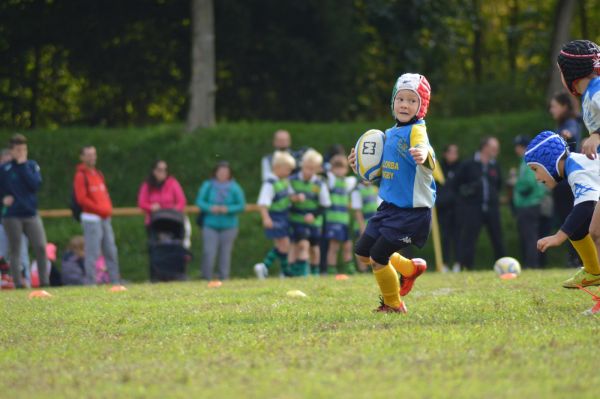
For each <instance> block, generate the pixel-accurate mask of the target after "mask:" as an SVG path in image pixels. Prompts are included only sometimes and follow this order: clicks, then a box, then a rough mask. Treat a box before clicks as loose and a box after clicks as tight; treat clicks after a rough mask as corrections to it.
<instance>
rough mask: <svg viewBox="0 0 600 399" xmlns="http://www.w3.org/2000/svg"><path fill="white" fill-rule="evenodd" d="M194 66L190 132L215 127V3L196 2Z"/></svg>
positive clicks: (193, 28)
mask: <svg viewBox="0 0 600 399" xmlns="http://www.w3.org/2000/svg"><path fill="white" fill-rule="evenodd" d="M191 55H192V67H191V79H190V87H189V94H190V108H189V111H188V115H187V126H186V127H187V131H188V132H192V131H194V130H196V129H197V128H199V127H200V128H203V127H211V126H214V124H215V91H216V85H215V33H214V11H213V0H192V51H191Z"/></svg>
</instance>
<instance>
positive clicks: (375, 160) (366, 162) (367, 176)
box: [354, 129, 385, 182]
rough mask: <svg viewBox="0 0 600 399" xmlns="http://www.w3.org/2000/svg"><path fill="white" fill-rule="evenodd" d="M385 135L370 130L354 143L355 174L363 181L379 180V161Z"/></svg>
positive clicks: (381, 155) (379, 131) (378, 131)
mask: <svg viewBox="0 0 600 399" xmlns="http://www.w3.org/2000/svg"><path fill="white" fill-rule="evenodd" d="M384 144H385V134H384V133H383V132H382V131H381V130H377V129H371V130H368V131H366V132H365V133H363V135H362V136H360V138H359V139H358V141H357V142H356V146H355V147H354V151H355V152H356V173H357V174H358V176H359V177H360V178H361V179H363V180H368V181H371V182H374V181H377V180H379V179H381V159H382V157H383V145H384Z"/></svg>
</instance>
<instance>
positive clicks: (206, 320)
mask: <svg viewBox="0 0 600 399" xmlns="http://www.w3.org/2000/svg"><path fill="white" fill-rule="evenodd" d="M571 272H572V271H571V270H551V271H544V272H529V271H527V272H525V273H524V274H523V275H522V276H521V277H519V278H518V279H516V280H512V281H501V280H499V279H498V278H496V276H495V275H494V274H493V273H492V272H471V273H461V274H446V275H443V274H437V273H427V274H426V275H425V276H423V277H422V278H420V279H419V281H418V283H417V285H416V287H415V290H414V291H413V292H412V293H411V294H410V296H409V297H408V298H407V304H408V308H409V314H407V315H395V314H394V315H390V314H374V313H372V312H371V309H373V308H374V307H376V305H377V304H378V301H377V292H378V291H377V288H376V285H375V282H374V279H373V278H372V276H368V275H367V276H358V277H354V278H352V279H351V280H348V281H335V280H333V279H332V278H319V279H314V278H310V279H294V280H292V279H286V280H279V279H270V280H267V281H256V280H234V281H231V282H226V283H225V284H224V285H223V287H221V288H218V289H209V288H207V287H206V285H205V283H201V282H190V283H179V284H161V285H145V284H140V285H131V286H129V290H128V291H127V292H121V293H111V292H109V291H108V289H107V288H106V287H101V288H100V287H99V288H60V289H50V290H49V291H50V292H51V293H52V294H53V297H52V298H49V299H32V300H29V299H27V295H28V291H17V292H15V291H10V292H6V291H5V292H1V293H0V297H1V302H2V307H1V308H0V309H1V313H0V314H1V321H0V325H1V328H0V348H1V352H0V370H1V378H0V396H1V397H6V398H30V397H44V398H53V397H60V398H65V397H66V398H80V397H104V398H108V397H110V398H114V397H127V398H131V397H139V398H148V397H157V398H163V397H181V398H197V397H207V398H229V397H237V398H301V397H310V398H316V397H322V398H333V397H338V398H354V397H357V398H390V397H396V398H438V397H445V398H508V397H514V398H523V397H528V398H597V397H598V395H599V394H598V386H599V384H600V376H599V374H598V372H597V370H598V360H597V356H596V353H595V352H594V351H595V349H596V348H597V345H596V342H597V339H598V336H599V334H600V323H599V319H598V318H597V317H586V316H582V315H581V314H580V313H581V312H582V311H583V310H585V309H587V308H589V307H591V305H592V304H593V303H592V301H591V300H590V297H589V296H588V295H587V294H584V293H582V292H579V291H572V290H565V289H562V288H560V282H561V281H562V280H563V279H564V278H567V277H568V276H569V275H570V274H571ZM292 289H300V290H302V291H304V292H305V293H306V294H307V295H308V297H306V298H289V297H287V296H286V292H287V291H288V290H292Z"/></svg>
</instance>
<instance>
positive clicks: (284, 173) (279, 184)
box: [254, 151, 296, 279]
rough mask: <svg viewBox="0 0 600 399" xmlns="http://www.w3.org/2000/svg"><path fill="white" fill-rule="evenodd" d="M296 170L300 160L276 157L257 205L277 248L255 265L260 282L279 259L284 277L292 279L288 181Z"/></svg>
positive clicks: (278, 154) (282, 154) (280, 154)
mask: <svg viewBox="0 0 600 399" xmlns="http://www.w3.org/2000/svg"><path fill="white" fill-rule="evenodd" d="M295 167H296V160H295V159H294V157H293V156H292V155H291V154H289V153H288V152H283V151H277V152H275V154H274V155H273V160H272V162H271V170H272V172H269V174H268V175H267V178H266V180H265V182H264V183H263V184H262V187H261V189H260V194H259V195H258V201H257V205H258V206H259V207H260V215H261V218H262V224H263V227H264V228H265V234H266V236H267V238H268V239H270V240H273V248H272V249H271V250H270V251H269V252H268V253H267V256H265V259H264V260H263V261H262V263H257V264H256V265H254V273H256V277H258V278H259V279H264V278H266V277H267V276H268V274H269V269H270V268H271V266H272V265H273V263H274V262H275V260H276V259H279V262H280V264H281V273H282V274H283V275H284V276H289V275H290V271H289V268H288V252H289V250H290V231H289V229H290V227H289V221H288V211H289V209H290V182H289V180H288V177H289V175H290V173H292V171H293V170H294V168H295Z"/></svg>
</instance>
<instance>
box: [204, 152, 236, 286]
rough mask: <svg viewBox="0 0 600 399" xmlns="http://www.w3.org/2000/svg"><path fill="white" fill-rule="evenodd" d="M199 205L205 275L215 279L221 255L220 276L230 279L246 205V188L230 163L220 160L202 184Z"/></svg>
mask: <svg viewBox="0 0 600 399" xmlns="http://www.w3.org/2000/svg"><path fill="white" fill-rule="evenodd" d="M196 205H197V206H198V208H200V217H199V218H198V224H199V225H200V226H201V227H202V241H203V251H202V265H201V272H202V278H204V279H206V280H212V278H213V269H214V264H215V260H216V258H217V254H218V256H219V268H218V278H219V279H220V280H227V279H228V278H229V273H230V270H231V252H232V251H233V244H234V242H235V238H236V237H237V234H238V227H239V218H238V214H239V213H240V212H243V211H244V208H245V207H246V199H245V198H244V191H243V190H242V188H241V187H240V185H239V184H237V183H236V181H235V180H234V179H233V174H232V173H231V168H230V167H229V163H227V162H219V163H218V164H217V166H216V167H215V169H214V171H213V176H212V178H211V179H210V180H207V181H205V182H204V183H202V186H201V187H200V190H199V191H198V196H197V198H196Z"/></svg>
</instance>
